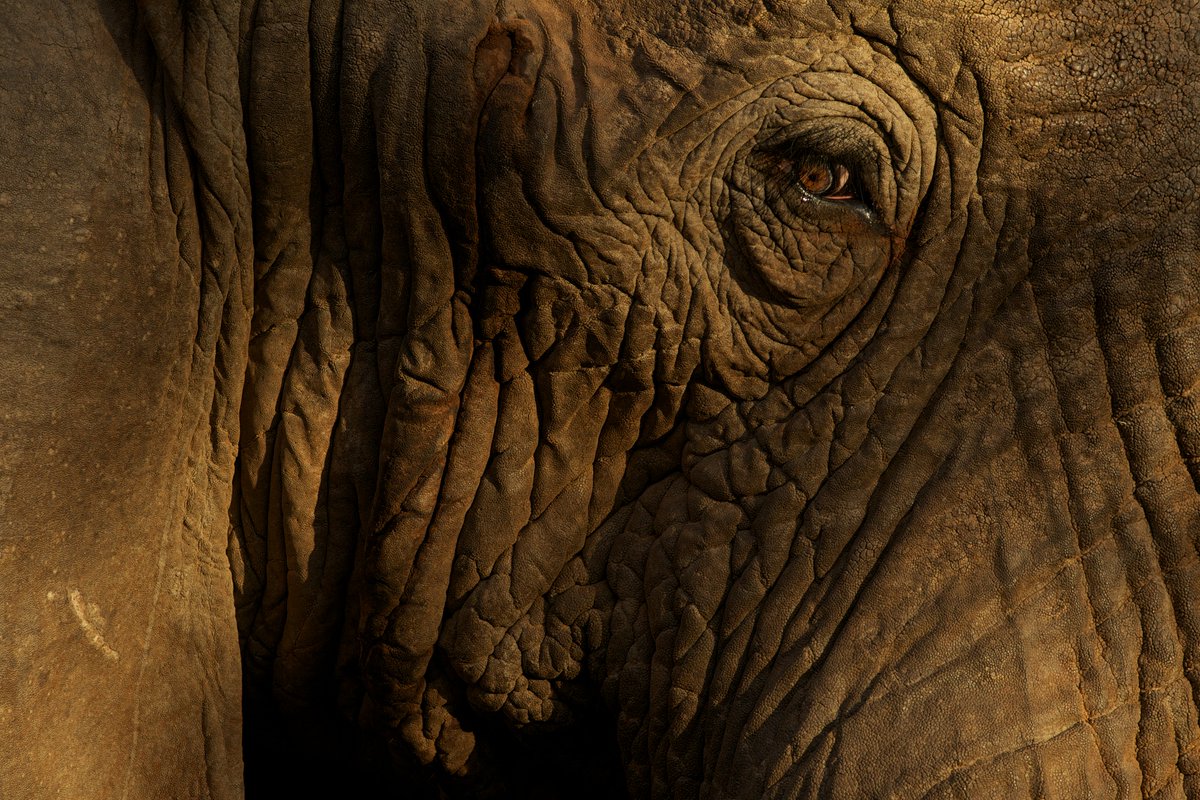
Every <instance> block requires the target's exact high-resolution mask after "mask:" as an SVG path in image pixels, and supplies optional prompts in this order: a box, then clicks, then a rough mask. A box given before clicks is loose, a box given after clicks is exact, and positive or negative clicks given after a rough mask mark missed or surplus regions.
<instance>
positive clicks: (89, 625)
mask: <svg viewBox="0 0 1200 800" xmlns="http://www.w3.org/2000/svg"><path fill="white" fill-rule="evenodd" d="M54 594H55V593H54V592H51V593H50V599H53V596H54ZM67 600H68V602H70V604H71V611H73V612H75V618H76V619H77V620H79V626H80V627H81V628H83V633H84V635H85V636H87V640H88V641H89V642H91V644H92V646H93V647H95V648H96V649H97V650H99V651H100V654H101V655H103V656H104V657H105V658H106V659H108V660H109V661H116V660H118V659H119V658H120V655H118V653H117V651H116V650H114V649H112V647H110V646H109V644H108V642H106V641H104V635H103V634H102V633H101V632H100V630H101V629H102V628H103V627H104V626H105V624H106V621H105V619H104V617H103V616H102V615H101V613H100V608H99V606H97V605H96V604H95V603H84V602H83V595H81V594H80V593H79V590H78V589H70V590H68V591H67Z"/></svg>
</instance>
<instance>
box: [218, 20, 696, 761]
mask: <svg viewBox="0 0 1200 800" xmlns="http://www.w3.org/2000/svg"><path fill="white" fill-rule="evenodd" d="M332 5H333V4H332V3H316V4H314V5H313V6H312V8H311V10H304V9H300V10H297V9H295V8H291V7H285V4H283V3H278V2H260V3H259V4H258V6H257V9H256V11H255V14H256V15H257V16H256V19H255V20H254V22H253V24H252V25H251V30H252V31H254V33H253V36H252V37H250V38H249V40H248V41H247V44H246V46H245V52H244V53H243V63H244V64H245V65H246V69H247V74H248V78H247V80H246V86H247V88H246V91H247V93H248V97H249V99H248V102H247V107H248V109H249V113H248V117H247V120H248V128H249V139H250V143H251V156H252V157H251V164H252V167H253V168H254V176H255V223H256V228H255V244H256V252H257V265H256V266H257V270H256V275H257V279H258V284H257V291H256V305H255V317H254V323H253V330H252V336H251V351H250V361H251V365H250V370H249V379H248V382H247V386H246V392H245V396H244V398H243V405H242V421H243V428H242V430H243V433H242V440H241V451H240V456H239V475H238V480H237V486H236V492H237V498H236V502H235V508H234V513H233V533H232V536H231V542H232V544H231V561H232V563H233V564H234V573H235V584H236V585H237V587H238V598H239V609H238V610H239V625H240V629H241V630H242V632H243V650H244V653H245V658H246V664H247V675H248V681H247V686H248V691H249V694H250V696H249V698H248V707H250V708H254V707H257V706H260V705H264V703H263V702H262V701H263V700H265V699H266V698H265V697H264V691H266V692H267V693H269V694H270V702H269V705H272V706H274V707H276V708H280V709H282V710H283V712H284V715H285V718H287V719H288V720H289V721H290V722H292V723H294V722H296V721H301V720H306V719H307V720H318V721H320V720H322V719H324V717H323V714H324V713H325V712H324V711H323V709H328V708H329V707H331V705H332V704H331V698H330V697H329V696H328V688H327V687H329V686H330V685H334V684H337V685H339V686H340V687H341V689H340V692H341V695H340V699H339V701H338V702H340V704H341V706H342V709H343V712H344V713H349V714H350V715H351V716H353V717H356V718H357V719H358V721H359V722H364V723H366V724H367V725H368V726H370V727H374V728H376V729H377V730H382V731H383V732H384V733H385V738H386V739H387V740H388V741H389V743H390V744H391V745H392V747H393V749H394V750H395V751H396V753H397V754H399V755H400V756H401V759H402V761H409V760H412V759H415V760H416V761H417V762H419V763H421V764H425V765H429V764H436V765H437V766H438V767H439V769H441V770H443V771H444V773H446V774H449V775H454V776H461V777H468V776H472V775H474V776H477V777H478V776H480V775H484V774H487V775H488V776H489V777H488V778H487V780H488V781H492V782H499V783H503V781H504V776H503V775H502V774H497V771H498V772H499V773H505V772H507V773H510V774H511V773H513V772H514V771H517V769H518V768H516V767H511V766H510V767H505V766H503V765H501V766H496V764H495V762H496V761H497V760H498V759H497V758H496V757H495V756H496V754H495V753H493V754H491V755H487V752H488V747H487V746H486V743H485V742H483V739H484V738H486V736H484V734H483V732H484V731H485V730H492V729H495V727H496V726H495V723H494V722H489V721H488V718H489V717H492V716H495V715H497V714H499V718H500V719H503V720H505V721H506V724H507V726H508V727H514V726H515V727H524V726H527V725H528V724H530V723H550V724H552V725H561V724H563V723H566V722H568V721H570V720H571V719H572V717H573V715H574V714H576V713H578V712H579V711H580V708H581V706H579V705H577V704H575V703H573V702H571V701H568V700H566V699H565V695H564V691H563V690H564V686H566V685H568V684H571V683H573V682H577V681H580V680H582V679H583V678H584V677H585V672H586V664H585V661H586V659H585V653H586V652H587V651H588V650H589V649H590V648H589V644H593V643H594V642H595V641H596V640H597V639H598V638H599V626H600V625H601V624H602V623H601V618H600V614H599V611H597V609H598V608H600V607H603V605H604V601H603V598H597V597H596V596H595V594H596V592H597V591H598V590H597V589H595V588H594V587H595V586H596V585H597V584H598V583H600V581H599V580H598V576H596V575H591V574H589V573H588V570H587V569H586V568H585V566H584V563H585V559H584V558H583V553H584V550H585V546H587V543H588V534H589V533H590V532H592V531H594V530H595V529H596V528H597V526H599V524H600V523H601V522H602V521H603V520H604V519H605V518H606V516H607V515H608V513H609V511H610V509H611V508H612V507H613V505H614V498H615V497H616V496H617V494H618V491H619V488H620V484H621V483H622V481H623V480H626V478H625V476H626V474H627V472H629V470H628V469H627V467H628V460H627V454H628V453H629V452H630V451H631V450H633V449H635V447H636V445H637V443H638V442H639V440H642V441H652V440H656V439H658V438H660V437H661V436H663V435H664V434H665V433H667V432H668V431H669V430H670V429H671V426H672V424H673V420H674V418H675V416H676V413H677V410H678V408H679V404H680V402H681V400H682V396H683V391H684V386H686V384H687V382H688V379H689V376H690V374H691V372H692V370H694V369H695V365H696V363H697V360H698V354H697V348H696V347H694V346H693V347H690V348H688V347H683V346H681V344H680V343H681V342H684V341H696V340H698V338H699V337H698V336H697V335H695V334H692V335H685V328H686V327H687V326H689V325H690V326H696V325H698V324H699V323H698V322H697V320H696V318H695V317H694V316H693V317H689V318H688V319H684V320H676V319H674V318H670V319H667V318H664V317H663V312H662V311H659V310H656V309H657V304H656V303H653V302H652V298H656V297H657V296H659V295H660V294H661V291H662V283H663V281H664V280H665V278H664V275H665V272H664V271H660V270H653V269H648V268H647V269H643V268H642V262H643V258H642V256H641V255H640V253H644V252H646V251H647V250H648V249H649V247H648V241H647V240H646V239H645V238H644V237H642V236H641V235H640V234H639V235H634V234H632V233H630V231H629V230H628V229H626V228H624V227H622V226H617V225H615V224H614V223H612V222H611V221H609V222H607V223H605V220H611V219H612V214H611V212H610V211H609V210H608V209H605V208H603V207H602V206H600V204H599V200H598V199H597V196H596V194H595V193H594V192H592V191H590V190H588V187H589V185H590V182H589V180H588V170H587V168H586V166H585V163H586V162H585V159H586V156H585V152H584V150H585V143H584V138H585V132H584V130H583V128H582V127H566V126H567V125H568V122H567V121H566V119H565V118H560V117H559V111H560V109H559V107H558V106H559V105H562V106H565V107H573V106H575V105H576V104H579V103H581V102H582V98H579V97H574V96H572V94H571V93H572V92H577V91H582V88H581V87H575V88H571V86H570V81H566V82H563V83H561V84H556V85H557V90H558V91H559V92H562V93H564V95H563V96H562V97H559V98H558V99H557V101H556V102H555V103H551V104H540V105H539V104H534V103H531V98H532V96H533V93H534V91H535V84H536V82H537V78H538V75H539V73H540V72H542V71H545V70H547V69H549V70H552V71H554V72H555V73H556V74H558V75H567V76H569V75H571V73H572V65H571V63H570V62H569V61H566V60H562V59H566V58H568V54H566V53H553V52H549V51H548V48H547V47H546V40H545V35H546V34H545V30H544V29H542V28H537V27H534V26H533V25H531V24H529V23H527V22H524V21H521V20H515V19H514V20H510V21H501V20H498V19H496V18H495V17H494V16H493V11H492V10H491V9H490V8H482V7H480V8H477V9H476V10H475V13H474V14H473V15H472V14H470V13H456V14H455V15H454V18H453V19H446V18H444V17H445V15H444V14H443V13H442V12H441V11H440V10H439V9H438V7H436V6H435V5H434V4H424V3H416V4H412V5H411V7H409V6H406V7H401V8H398V7H397V6H396V4H394V3H384V2H370V1H367V2H356V3H350V4H346V6H345V8H344V9H343V10H342V11H341V12H340V14H338V13H334V9H333V8H332ZM551 24H553V25H559V26H561V29H563V30H570V29H571V25H572V20H570V19H568V18H566V15H565V14H564V18H563V19H561V20H553V21H551V22H548V23H547V25H551ZM305 30H307V31H308V35H309V36H310V37H311V49H312V53H313V58H312V61H311V65H310V64H309V62H307V61H306V59H305V56H304V54H303V53H302V52H301V51H302V50H303V48H302V47H300V46H299V45H297V44H296V43H295V41H294V38H292V39H289V31H301V32H303V31H305ZM614 85H617V82H615V81H614ZM543 88H544V87H543ZM306 97H307V98H309V102H310V104H311V107H312V108H315V115H314V116H315V120H316V121H315V124H309V123H308V122H307V121H306V120H305V119H304V118H303V117H302V115H300V114H298V113H296V112H295V109H297V108H305V107H306V106H305V98H306ZM572 124H573V123H572ZM547 132H549V133H550V135H549V136H547V135H546V134H547ZM310 154H311V155H310ZM551 209H552V210H551ZM629 216H631V217H632V216H633V214H632V213H630V214H629ZM307 220H311V221H312V223H311V225H309V224H307ZM582 224H587V225H589V226H592V228H593V229H594V228H595V226H597V225H600V224H607V225H608V226H609V228H610V229H606V230H604V231H602V233H604V234H605V236H606V237H607V238H608V239H609V240H610V241H611V243H610V247H609V250H610V252H609V253H607V262H606V263H610V264H615V265H633V267H634V269H633V270H632V272H629V271H627V267H626V266H611V267H609V268H607V269H608V272H600V271H597V269H596V268H595V267H594V266H590V267H585V265H584V261H583V259H582V258H581V256H580V253H579V252H578V251H577V247H576V244H575V241H574V239H573V235H572V231H573V230H575V229H576V228H577V227H579V226H580V225H582ZM589 260H591V261H597V259H589ZM688 305H689V304H688V303H687V302H686V297H685V298H682V299H681V303H680V307H681V308H688ZM697 314H698V312H697ZM656 386H657V387H659V388H658V389H655V388H654V387H656ZM343 598H348V601H347V602H343ZM339 641H340V642H341V645H340V648H339V646H338V642H339ZM335 676H336V678H335ZM593 695H594V693H593ZM585 705H586V704H585ZM253 716H255V715H254V714H253V712H252V717H253ZM252 723H253V720H251V722H248V725H250V724H252ZM318 727H320V726H318ZM296 729H297V726H296V725H295V724H289V730H292V731H295V730H296ZM505 738H506V737H499V739H497V741H500V740H503V739H505ZM314 746H316V747H319V746H320V745H319V744H318V743H317V742H315V741H314ZM499 760H501V761H504V760H505V759H499Z"/></svg>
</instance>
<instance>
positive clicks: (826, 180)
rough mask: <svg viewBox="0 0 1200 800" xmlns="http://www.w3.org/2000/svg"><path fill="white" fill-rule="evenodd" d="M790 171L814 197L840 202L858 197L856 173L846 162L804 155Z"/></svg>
mask: <svg viewBox="0 0 1200 800" xmlns="http://www.w3.org/2000/svg"><path fill="white" fill-rule="evenodd" d="M790 171H791V173H792V175H793V177H794V179H795V181H796V182H797V183H798V184H800V187H801V188H803V189H804V191H805V192H807V193H808V194H810V195H812V196H813V197H819V198H821V199H822V200H832V201H838V202H847V201H851V200H857V199H858V192H857V191H855V186H854V183H855V181H854V173H853V172H851V171H850V169H849V167H847V166H846V165H844V164H839V163H837V162H834V161H828V160H826V159H823V158H820V157H817V156H804V157H801V158H800V159H799V160H797V161H795V162H793V164H792V166H791V170H790Z"/></svg>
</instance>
